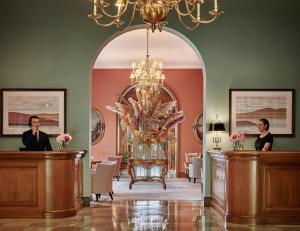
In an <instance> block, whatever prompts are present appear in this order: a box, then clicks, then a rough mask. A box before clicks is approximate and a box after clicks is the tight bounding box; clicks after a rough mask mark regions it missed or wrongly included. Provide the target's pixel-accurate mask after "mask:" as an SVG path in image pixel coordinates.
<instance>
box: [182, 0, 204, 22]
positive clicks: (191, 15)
mask: <svg viewBox="0 0 300 231" xmlns="http://www.w3.org/2000/svg"><path fill="white" fill-rule="evenodd" d="M184 2H185V6H186V9H187V11H188V13H189V16H190V18H191V19H193V20H194V21H196V22H199V21H201V18H200V19H197V18H195V17H194V15H193V12H192V11H190V8H189V6H188V3H187V1H186V0H185V1H184ZM199 4H201V3H199Z"/></svg>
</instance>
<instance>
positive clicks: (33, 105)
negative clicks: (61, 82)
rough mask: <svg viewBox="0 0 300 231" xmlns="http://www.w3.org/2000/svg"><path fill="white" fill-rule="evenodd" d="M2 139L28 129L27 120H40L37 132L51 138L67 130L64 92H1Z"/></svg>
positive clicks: (60, 90)
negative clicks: (34, 117) (33, 117)
mask: <svg viewBox="0 0 300 231" xmlns="http://www.w3.org/2000/svg"><path fill="white" fill-rule="evenodd" d="M1 93H2V94H1V95H2V129H1V134H2V135H3V136H19V135H22V133H23V132H24V131H27V130H29V129H30V127H29V126H28V120H29V117H30V116H32V115H36V116H38V117H39V118H40V124H41V127H40V130H41V131H43V132H46V133H47V134H48V135H50V136H55V135H58V134H61V133H64V132H65V130H66V124H65V119H66V114H65V107H66V105H65V101H66V90H65V89H55V90H54V89H53V90H52V89H50V90H49V89H2V90H1Z"/></svg>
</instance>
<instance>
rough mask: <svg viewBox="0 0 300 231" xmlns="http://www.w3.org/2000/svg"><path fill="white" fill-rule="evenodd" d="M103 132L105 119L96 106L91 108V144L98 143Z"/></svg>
mask: <svg viewBox="0 0 300 231" xmlns="http://www.w3.org/2000/svg"><path fill="white" fill-rule="evenodd" d="M104 133H105V121H104V118H103V115H102V114H101V112H100V111H98V110H97V109H96V108H92V127H91V140H92V144H93V145H95V144H97V143H99V142H100V141H101V140H102V138H103V136H104Z"/></svg>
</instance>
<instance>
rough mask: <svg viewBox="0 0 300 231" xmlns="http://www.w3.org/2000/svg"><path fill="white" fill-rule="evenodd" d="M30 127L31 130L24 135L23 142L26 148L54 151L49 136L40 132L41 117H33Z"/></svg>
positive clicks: (30, 120) (30, 119)
mask: <svg viewBox="0 0 300 231" xmlns="http://www.w3.org/2000/svg"><path fill="white" fill-rule="evenodd" d="M28 125H29V127H31V129H30V130H28V131H26V132H24V133H23V135H22V141H23V144H24V145H25V146H26V148H41V149H43V150H45V149H46V150H47V151H52V147H51V144H50V141H49V137H48V135H47V134H46V133H45V132H42V131H40V130H39V128H40V119H39V117H37V116H31V117H30V118H29V122H28Z"/></svg>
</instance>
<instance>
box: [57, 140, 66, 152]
mask: <svg viewBox="0 0 300 231" xmlns="http://www.w3.org/2000/svg"><path fill="white" fill-rule="evenodd" d="M58 149H59V150H61V151H63V150H68V142H66V141H61V142H60V143H59V146H58Z"/></svg>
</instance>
